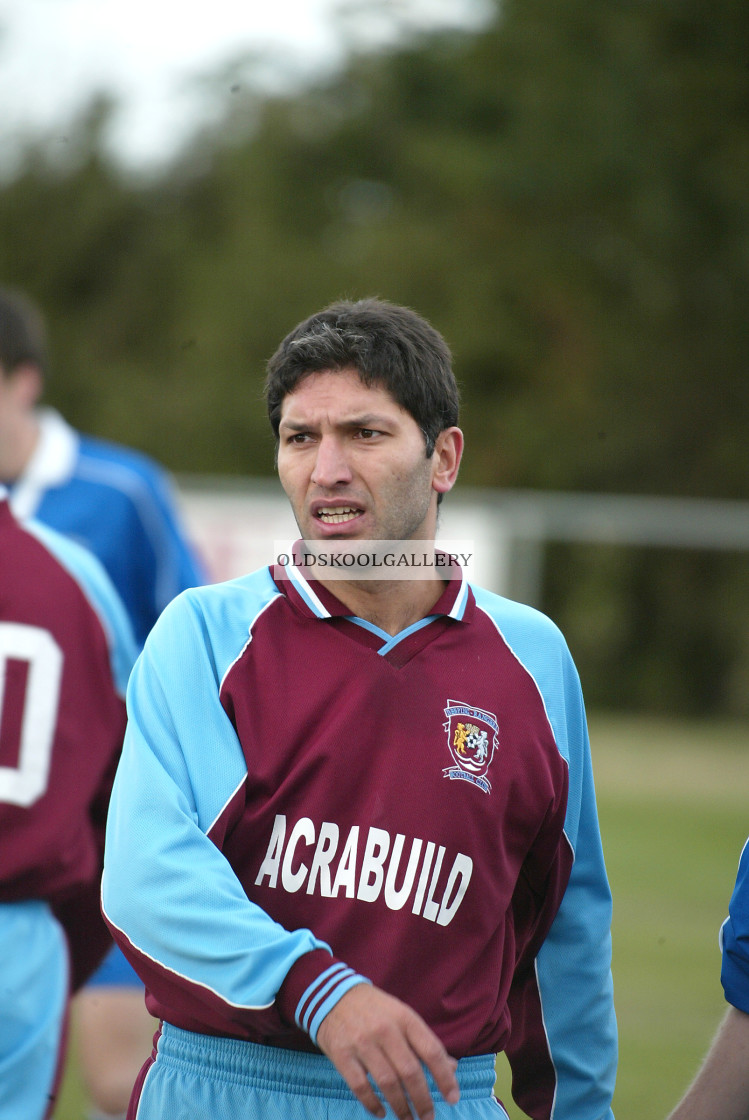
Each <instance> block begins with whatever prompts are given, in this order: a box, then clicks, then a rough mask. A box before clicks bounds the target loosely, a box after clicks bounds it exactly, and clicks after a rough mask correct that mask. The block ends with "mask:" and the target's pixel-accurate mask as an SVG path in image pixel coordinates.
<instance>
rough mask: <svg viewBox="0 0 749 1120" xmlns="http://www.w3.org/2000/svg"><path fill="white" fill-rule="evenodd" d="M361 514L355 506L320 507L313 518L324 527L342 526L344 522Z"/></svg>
mask: <svg viewBox="0 0 749 1120" xmlns="http://www.w3.org/2000/svg"><path fill="white" fill-rule="evenodd" d="M361 512H362V511H361V510H360V509H358V508H357V507H356V506H343V507H342V506H322V508H321V509H318V511H317V513H316V514H315V517H316V518H317V519H318V520H319V521H322V522H324V524H325V525H342V524H343V523H344V521H351V520H352V519H353V518H354V517H358V516H359V514H360V513H361Z"/></svg>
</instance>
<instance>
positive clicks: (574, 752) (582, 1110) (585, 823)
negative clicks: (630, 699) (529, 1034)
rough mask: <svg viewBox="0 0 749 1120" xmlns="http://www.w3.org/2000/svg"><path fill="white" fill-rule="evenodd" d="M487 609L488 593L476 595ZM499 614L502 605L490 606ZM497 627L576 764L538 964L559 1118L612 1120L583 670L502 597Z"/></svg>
mask: <svg viewBox="0 0 749 1120" xmlns="http://www.w3.org/2000/svg"><path fill="white" fill-rule="evenodd" d="M476 599H477V602H479V603H480V604H481V602H482V600H481V596H480V594H478V593H477V594H476ZM486 605H487V607H488V609H489V610H490V613H492V614H494V615H495V616H496V613H497V607H496V600H494V604H492V603H491V602H489V603H487V604H486ZM497 620H498V624H499V625H500V628H501V631H502V633H503V635H504V637H505V639H506V640H507V641H508V643H509V645H510V647H511V649H512V650H513V652H514V653H515V655H516V656H517V657H518V658H519V659H520V661H521V662H522V663H523V665H524V666H525V667H526V669H527V670H528V672H529V673H530V674H531V675H532V676H533V678H534V680H535V682H536V685H537V686H538V689H539V691H540V693H541V696H542V698H543V701H544V704H545V707H546V712H547V715H548V717H549V722H550V723H551V726H552V730H553V732H554V737H555V739H556V743H557V746H558V748H559V750H560V752H561V754H562V755H563V757H564V758H565V759H566V760H567V763H568V766H569V795H568V804H567V813H566V818H565V834H566V836H567V839H568V841H569V843H570V846H571V848H572V851H573V853H574V863H573V866H572V872H571V875H570V880H569V883H568V885H567V889H566V891H565V894H564V898H563V899H562V903H561V906H560V908H559V911H558V912H557V916H556V918H555V920H554V922H553V924H552V927H551V929H550V931H549V934H548V935H547V937H546V940H545V941H544V944H543V946H542V947H541V950H540V952H539V954H538V957H537V960H536V976H537V981H538V987H539V991H540V995H541V1004H542V1009H543V1017H544V1027H545V1030H546V1035H547V1039H548V1044H549V1049H550V1053H551V1057H552V1061H553V1063H554V1068H555V1071H556V1076H557V1091H556V1098H555V1102H554V1111H553V1117H554V1120H612V1116H613V1113H612V1111H611V1100H612V1097H613V1093H614V1083H615V1079H616V1068H617V1058H618V1053H617V1051H618V1045H617V1027H616V1018H615V1014H614V1000H613V981H612V976H611V917H612V901H611V891H610V889H609V884H608V878H607V875H606V867H605V864H604V858H603V850H602V846H601V836H600V830H599V824H598V812H597V808H596V798H595V789H594V784H593V768H592V763H591V756H590V745H589V741H588V730H587V722H586V717H585V709H584V704H583V697H582V691H581V688H580V682H579V677H578V674H577V670H576V668H575V666H574V664H573V661H572V658H571V656H570V653H569V651H568V649H567V645H566V642H565V641H564V638H563V637H562V635H561V634H560V632H559V630H558V628H557V627H556V626H555V625H554V623H552V622H551V621H550V620H549V619H548V618H546V617H545V616H544V615H542V614H540V613H539V612H537V611H534V610H532V609H531V608H529V607H526V606H523V605H522V604H517V603H511V602H509V601H507V600H504V601H503V606H502V609H501V611H500V612H499V617H498V619H497Z"/></svg>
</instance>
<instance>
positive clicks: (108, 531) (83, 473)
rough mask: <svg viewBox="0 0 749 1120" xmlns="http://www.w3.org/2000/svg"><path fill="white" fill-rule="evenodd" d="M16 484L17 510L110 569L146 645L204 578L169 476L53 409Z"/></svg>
mask: <svg viewBox="0 0 749 1120" xmlns="http://www.w3.org/2000/svg"><path fill="white" fill-rule="evenodd" d="M39 422H40V438H39V441H38V444H37V447H36V450H35V452H34V455H33V456H32V459H31V461H30V462H29V464H28V465H27V467H26V469H25V471H24V472H23V474H22V475H21V477H20V478H18V479H17V480H16V481H15V482H14V483H13V484H12V485H10V486H9V490H10V501H11V507H12V509H13V512H14V513H15V514H16V516H17V517H20V518H21V519H22V520H23V521H26V520H28V519H30V518H36V519H37V520H38V521H41V522H43V523H44V524H45V525H49V526H51V528H53V529H56V530H58V532H61V533H64V534H65V535H66V536H69V537H72V538H73V539H75V540H78V541H79V542H80V543H81V544H83V545H85V546H86V547H87V548H89V549H90V550H91V551H92V552H93V553H94V554H95V555H96V556H98V558H99V560H100V561H101V562H102V564H103V565H104V567H105V569H106V570H107V572H108V574H109V576H110V578H111V580H112V582H113V583H114V585H115V587H116V588H117V591H118V592H119V594H120V597H121V599H122V601H123V603H124V604H125V608H126V610H127V612H128V614H129V616H130V620H131V623H132V627H133V632H134V634H135V638H136V641H137V642H138V644H139V646H140V645H142V644H143V642H144V641H145V638H146V635H147V634H148V632H149V630H150V629H151V627H152V626H153V624H154V622H155V621H156V619H157V618H158V616H159V615H160V613H161V611H162V610H163V609H164V607H165V606H166V604H167V603H168V602H170V601H171V600H172V599H173V598H174V596H175V595H177V594H178V593H179V592H180V591H183V590H184V589H185V588H187V587H194V586H196V585H197V584H200V583H203V582H204V580H205V575H204V572H203V571H202V568H201V565H200V563H199V562H198V560H197V559H196V557H195V556H194V555H193V552H192V549H191V547H190V545H189V544H188V542H187V541H186V539H185V535H184V532H183V530H182V528H181V526H180V524H179V518H178V515H177V508H176V504H175V499H174V493H173V489H172V486H171V482H170V480H169V477H168V475H167V474H166V472H165V471H164V470H163V469H162V468H161V467H160V466H158V465H157V464H156V463H154V462H153V461H152V460H151V459H149V458H148V457H147V456H145V455H141V454H140V453H139V452H137V451H133V450H131V449H130V448H126V447H121V446H119V445H117V444H113V443H108V442H106V441H103V440H98V439H93V438H92V437H90V436H85V435H80V434H79V433H78V432H76V431H74V429H73V428H71V427H70V425H69V424H67V423H66V421H65V420H63V418H62V417H61V416H60V415H59V414H58V413H57V412H54V411H53V410H44V411H42V412H40V414H39Z"/></svg>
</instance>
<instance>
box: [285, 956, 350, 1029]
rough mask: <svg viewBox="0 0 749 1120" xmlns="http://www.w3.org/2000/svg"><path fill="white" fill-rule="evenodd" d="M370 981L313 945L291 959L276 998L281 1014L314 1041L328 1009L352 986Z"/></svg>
mask: <svg viewBox="0 0 749 1120" xmlns="http://www.w3.org/2000/svg"><path fill="white" fill-rule="evenodd" d="M369 983H370V981H369V980H367V978H366V977H365V976H360V975H359V973H358V972H355V971H354V969H353V968H349V966H348V965H347V964H344V962H343V961H339V960H336V958H335V957H331V955H330V953H328V952H326V950H324V949H314V950H313V951H312V952H310V953H305V954H304V956H303V957H300V958H299V960H297V961H296V962H295V963H294V965H293V966H292V968H291V969H290V970H289V972H288V974H287V976H286V979H285V980H284V982H283V984H282V985H281V988H280V990H279V992H278V996H277V998H276V1002H277V1004H278V1007H279V1010H280V1011H281V1014H282V1015H283V1016H284V1018H286V1019H290V1020H292V1021H293V1022H295V1023H296V1025H297V1026H298V1027H301V1029H302V1030H303V1031H305V1032H306V1033H307V1034H308V1035H309V1036H310V1038H311V1039H312V1041H313V1042H314V1043H315V1045H317V1032H318V1030H319V1028H320V1024H321V1023H322V1021H323V1019H324V1018H325V1016H326V1015H327V1014H328V1012H329V1011H331V1010H332V1009H333V1008H334V1007H335V1005H336V1004H337V1003H338V1001H339V999H341V997H342V996H343V995H345V994H346V992H348V991H349V990H350V989H351V988H353V987H355V986H356V985H357V984H369Z"/></svg>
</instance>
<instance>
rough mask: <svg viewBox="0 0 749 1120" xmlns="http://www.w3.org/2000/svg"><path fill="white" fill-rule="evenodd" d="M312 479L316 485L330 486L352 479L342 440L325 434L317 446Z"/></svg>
mask: <svg viewBox="0 0 749 1120" xmlns="http://www.w3.org/2000/svg"><path fill="white" fill-rule="evenodd" d="M312 481H313V482H314V483H315V485H316V486H321V487H324V488H329V487H331V486H340V485H341V483H346V482H350V481H351V468H350V467H349V464H348V459H347V457H346V453H345V450H344V446H343V443H342V441H341V440H339V439H336V438H334V437H332V436H323V437H322V438H321V440H320V442H319V444H318V447H317V456H316V458H315V467H314V470H313V472H312Z"/></svg>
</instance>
